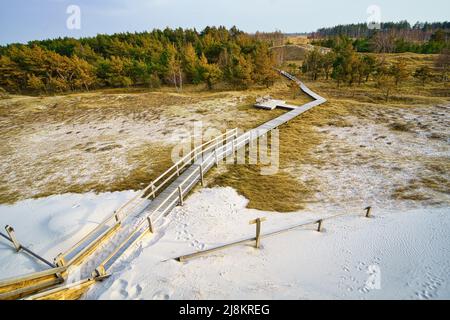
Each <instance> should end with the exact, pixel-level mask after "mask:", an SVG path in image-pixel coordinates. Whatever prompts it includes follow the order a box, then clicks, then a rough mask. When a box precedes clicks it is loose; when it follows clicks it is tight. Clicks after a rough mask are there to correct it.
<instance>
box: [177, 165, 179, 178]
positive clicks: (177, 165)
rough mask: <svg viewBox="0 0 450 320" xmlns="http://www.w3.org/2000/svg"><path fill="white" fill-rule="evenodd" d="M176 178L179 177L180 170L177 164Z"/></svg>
mask: <svg viewBox="0 0 450 320" xmlns="http://www.w3.org/2000/svg"><path fill="white" fill-rule="evenodd" d="M177 176H178V177H179V176H180V168H179V166H178V164H177Z"/></svg>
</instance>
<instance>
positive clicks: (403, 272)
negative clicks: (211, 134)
mask: <svg viewBox="0 0 450 320" xmlns="http://www.w3.org/2000/svg"><path fill="white" fill-rule="evenodd" d="M246 203H247V200H246V199H245V198H243V197H241V196H239V195H238V194H237V193H236V192H235V191H234V190H233V189H231V188H214V189H204V190H201V191H199V192H198V193H196V194H194V195H193V196H192V197H190V198H189V200H188V201H187V202H186V204H185V206H184V207H178V208H177V209H176V210H175V212H174V213H173V215H172V219H173V220H172V223H171V224H169V225H168V226H167V227H165V228H163V229H160V230H159V231H158V233H157V234H156V235H155V237H154V238H151V237H148V238H147V239H144V240H143V242H142V243H141V244H140V245H139V247H138V248H137V249H136V250H134V251H130V252H129V256H128V257H124V258H123V259H122V260H121V262H120V263H118V264H117V265H116V267H115V268H114V269H113V271H114V272H115V274H114V275H113V276H112V277H111V278H110V279H109V280H107V281H105V282H103V283H101V284H98V285H97V286H95V287H94V288H93V289H92V290H91V291H90V292H89V293H88V294H87V296H86V298H87V299H216V298H217V299H239V298H242V299H316V298H320V299H439V298H446V299H448V298H450V276H449V275H450V259H449V257H450V237H449V236H448V234H449V230H450V215H449V213H450V209H449V208H434V209H420V210H419V209H414V210H410V211H405V212H389V211H379V210H378V209H377V208H374V218H372V219H366V218H364V217H363V216H362V213H363V212H362V211H360V212H352V213H354V215H352V216H349V217H342V218H338V219H336V220H331V221H327V222H326V225H325V232H323V233H318V232H316V231H314V228H313V227H311V228H307V229H299V230H295V231H290V232H287V233H284V234H282V235H279V236H275V237H271V238H267V239H263V241H262V249H261V250H257V249H255V248H253V247H252V246H251V245H243V246H237V247H233V248H230V249H227V250H224V251H219V252H215V253H213V254H210V255H208V256H205V257H201V258H198V259H195V260H190V261H188V262H185V263H179V262H176V261H175V260H173V259H171V258H174V257H177V256H179V255H182V254H186V253H191V252H193V251H196V250H199V249H205V248H210V247H214V246H216V245H218V244H223V243H227V242H230V241H233V240H236V239H241V238H243V237H246V236H249V235H252V234H253V233H254V226H250V225H249V224H248V221H249V220H250V219H253V218H255V217H263V216H265V217H268V221H267V222H265V223H264V225H263V232H268V231H270V230H276V229H279V228H282V227H284V226H290V225H293V224H296V223H300V222H302V221H311V220H314V219H317V217H318V216H326V215H327V214H326V213H325V212H324V213H322V214H320V213H317V212H302V213H297V214H289V215H286V214H276V213H267V212H259V211H257V210H250V209H246V208H245V206H246Z"/></svg>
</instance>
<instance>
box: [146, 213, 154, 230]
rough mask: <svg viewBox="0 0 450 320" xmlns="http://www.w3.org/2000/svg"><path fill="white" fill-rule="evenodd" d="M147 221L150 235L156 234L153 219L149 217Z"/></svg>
mask: <svg viewBox="0 0 450 320" xmlns="http://www.w3.org/2000/svg"><path fill="white" fill-rule="evenodd" d="M147 221H148V230H149V231H150V233H154V229H153V223H152V218H150V217H147Z"/></svg>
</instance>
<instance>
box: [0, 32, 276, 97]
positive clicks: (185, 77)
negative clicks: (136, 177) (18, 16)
mask: <svg viewBox="0 0 450 320" xmlns="http://www.w3.org/2000/svg"><path fill="white" fill-rule="evenodd" d="M262 38H263V39H262ZM265 38H267V37H266V36H265V35H261V34H259V35H258V36H252V35H249V34H246V33H244V32H242V31H240V30H238V29H237V28H235V27H233V28H231V29H227V28H225V27H218V28H216V27H207V28H205V29H204V30H202V31H201V32H198V31H196V30H195V29H181V28H178V29H175V30H173V29H170V28H166V29H165V30H153V31H151V32H142V33H120V34H114V35H97V36H96V37H89V38H81V39H74V38H58V39H51V40H43V41H32V42H29V43H28V44H26V45H25V44H11V45H7V46H2V47H0V87H2V88H3V89H5V90H7V91H9V92H12V93H18V92H34V93H53V92H68V91H83V90H91V89H95V88H104V87H112V88H114V87H130V86H141V87H142V86H144V87H151V88H157V87H159V86H161V85H171V86H174V87H175V88H177V89H178V90H182V89H183V85H184V84H201V83H203V84H205V85H206V86H207V87H208V88H210V89H211V88H213V87H214V85H216V84H217V83H219V82H223V83H226V84H227V85H231V86H233V87H239V88H247V87H249V86H251V85H265V86H270V85H271V84H273V82H274V80H275V78H276V73H275V72H274V70H273V66H274V58H273V56H272V54H271V52H270V50H269V46H270V44H271V43H269V41H265V40H266V39H265Z"/></svg>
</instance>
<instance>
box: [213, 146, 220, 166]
mask: <svg viewBox="0 0 450 320" xmlns="http://www.w3.org/2000/svg"><path fill="white" fill-rule="evenodd" d="M214 156H215V157H216V167H218V166H219V156H218V155H217V149H215V150H214Z"/></svg>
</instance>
